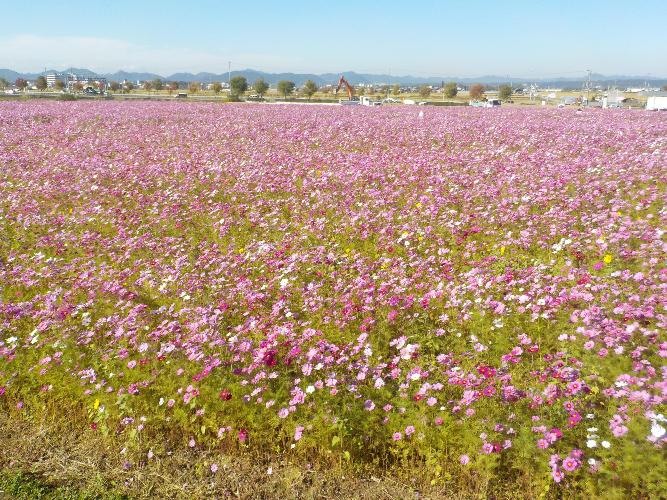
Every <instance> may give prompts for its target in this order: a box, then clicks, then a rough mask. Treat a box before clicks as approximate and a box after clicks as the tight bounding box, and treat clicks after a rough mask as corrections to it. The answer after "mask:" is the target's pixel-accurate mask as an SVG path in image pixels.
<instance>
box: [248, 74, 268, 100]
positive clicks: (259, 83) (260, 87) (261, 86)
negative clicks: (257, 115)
mask: <svg viewBox="0 0 667 500" xmlns="http://www.w3.org/2000/svg"><path fill="white" fill-rule="evenodd" d="M252 89H253V90H254V91H255V93H256V94H257V95H258V96H259V97H264V94H266V92H267V91H268V90H269V84H268V83H266V82H265V81H264V78H258V79H257V80H255V83H253V84H252Z"/></svg>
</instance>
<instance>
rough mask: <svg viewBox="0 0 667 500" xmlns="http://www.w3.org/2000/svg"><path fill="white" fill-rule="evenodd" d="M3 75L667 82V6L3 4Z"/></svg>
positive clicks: (662, 2)
mask: <svg viewBox="0 0 667 500" xmlns="http://www.w3.org/2000/svg"><path fill="white" fill-rule="evenodd" d="M0 12H1V13H2V18H0V67H6V68H11V69H15V70H18V71H39V70H42V69H44V68H49V69H51V68H54V69H64V68H66V67H69V66H74V67H85V68H89V69H93V70H95V71H99V72H109V71H115V70H118V69H124V70H129V71H152V72H156V73H159V74H163V75H165V76H167V75H168V74H171V73H174V72H178V71H190V72H198V71H212V72H216V73H221V72H224V71H226V70H227V61H232V68H235V69H243V68H254V69H260V70H264V71H271V72H278V71H294V72H304V73H305V72H307V73H322V72H340V71H349V70H354V71H358V72H372V73H389V72H390V73H391V74H394V75H405V74H412V75H416V76H429V75H433V76H461V77H474V76H481V75H487V74H496V75H512V76H526V77H531V76H532V77H543V76H546V77H549V76H557V75H561V76H574V75H581V74H583V73H584V71H585V70H586V69H588V68H590V69H591V70H593V71H594V72H597V73H604V74H608V75H611V74H633V75H647V76H648V75H651V76H660V77H667V56H666V55H665V54H667V28H666V27H665V20H667V0H637V1H634V2H627V1H623V2H621V1H616V0H607V1H602V0H588V1H584V2H577V1H560V2H544V1H541V0H534V1H533V2H528V1H526V0H514V1H509V0H508V1H504V2H496V1H482V0H469V1H431V0H422V1H421V2H415V3H413V2H408V1H405V0H404V1H394V0H385V1H384V2H371V1H361V0H360V1H347V0H340V1H337V2H335V1H331V0H329V1H327V2H320V1H317V0H313V1H311V2H304V1H301V0H293V1H292V2H280V3H277V2H268V1H262V0H255V1H253V2H239V1H237V2H226V1H222V0H218V1H209V0H200V1H196V2H194V1H193V2H178V3H176V2H169V1H165V0H161V1H153V0H146V1H142V0H134V1H126V0H114V1H112V2H100V1H95V0H86V1H79V0H74V1H65V2H58V1H53V0H48V1H41V0H33V1H30V2H23V1H18V0H12V1H11V2H10V1H4V0H2V1H0Z"/></svg>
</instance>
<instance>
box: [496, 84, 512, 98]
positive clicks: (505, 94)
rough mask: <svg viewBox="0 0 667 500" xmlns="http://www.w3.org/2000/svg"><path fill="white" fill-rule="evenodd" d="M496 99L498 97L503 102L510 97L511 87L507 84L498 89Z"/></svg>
mask: <svg viewBox="0 0 667 500" xmlns="http://www.w3.org/2000/svg"><path fill="white" fill-rule="evenodd" d="M498 97H500V98H501V99H503V100H505V99H509V98H510V97H512V87H511V86H510V85H507V84H504V85H501V86H500V87H498Z"/></svg>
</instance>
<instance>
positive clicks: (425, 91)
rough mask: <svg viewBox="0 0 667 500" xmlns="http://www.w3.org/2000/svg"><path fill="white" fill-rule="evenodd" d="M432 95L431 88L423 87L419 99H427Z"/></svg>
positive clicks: (420, 89) (420, 88)
mask: <svg viewBox="0 0 667 500" xmlns="http://www.w3.org/2000/svg"><path fill="white" fill-rule="evenodd" d="M430 95H431V87H429V86H428V85H421V86H420V87H419V97H423V98H427V97H428V96H430Z"/></svg>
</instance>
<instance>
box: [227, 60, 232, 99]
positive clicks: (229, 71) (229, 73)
mask: <svg viewBox="0 0 667 500" xmlns="http://www.w3.org/2000/svg"><path fill="white" fill-rule="evenodd" d="M227 85H229V90H230V92H231V89H232V61H228V62H227Z"/></svg>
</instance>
